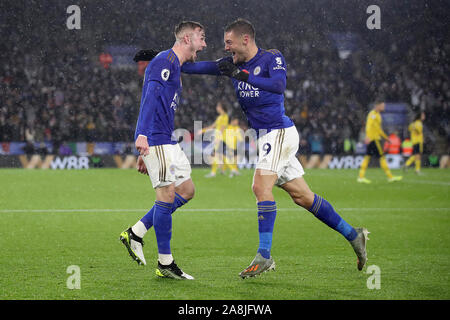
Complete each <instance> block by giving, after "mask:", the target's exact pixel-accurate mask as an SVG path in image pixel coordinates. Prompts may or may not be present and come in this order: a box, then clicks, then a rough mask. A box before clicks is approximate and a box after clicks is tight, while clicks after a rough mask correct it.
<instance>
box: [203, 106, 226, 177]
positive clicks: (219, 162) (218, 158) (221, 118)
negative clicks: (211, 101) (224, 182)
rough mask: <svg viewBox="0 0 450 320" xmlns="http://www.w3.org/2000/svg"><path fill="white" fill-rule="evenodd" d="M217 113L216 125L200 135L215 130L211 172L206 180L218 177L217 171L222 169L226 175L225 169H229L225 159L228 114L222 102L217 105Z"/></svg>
mask: <svg viewBox="0 0 450 320" xmlns="http://www.w3.org/2000/svg"><path fill="white" fill-rule="evenodd" d="M216 111H217V113H218V114H219V115H218V116H217V118H216V121H214V123H213V124H212V125H210V126H208V127H206V128H203V130H201V131H200V132H199V133H204V132H206V131H208V130H214V141H213V144H214V151H213V159H212V164H211V172H210V173H208V174H207V175H206V176H205V177H206V178H213V177H215V176H216V173H217V169H218V168H219V167H220V170H221V173H222V174H224V173H225V167H228V164H227V161H226V157H224V151H225V150H224V149H225V148H224V143H225V142H224V139H223V133H224V131H225V129H226V127H227V126H228V121H229V120H228V114H227V111H226V109H225V107H224V106H223V105H222V103H221V102H218V103H217V105H216Z"/></svg>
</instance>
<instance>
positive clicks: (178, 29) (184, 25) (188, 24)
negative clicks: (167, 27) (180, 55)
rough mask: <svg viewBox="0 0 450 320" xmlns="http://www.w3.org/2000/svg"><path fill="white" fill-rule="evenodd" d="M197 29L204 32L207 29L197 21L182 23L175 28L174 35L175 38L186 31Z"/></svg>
mask: <svg viewBox="0 0 450 320" xmlns="http://www.w3.org/2000/svg"><path fill="white" fill-rule="evenodd" d="M195 28H200V29H202V30H204V29H205V28H204V27H203V26H202V25H201V23H199V22H196V21H181V22H180V23H179V24H177V25H176V26H175V30H174V34H175V38H176V37H177V36H178V35H179V34H180V33H181V32H182V31H183V30H185V29H192V30H195Z"/></svg>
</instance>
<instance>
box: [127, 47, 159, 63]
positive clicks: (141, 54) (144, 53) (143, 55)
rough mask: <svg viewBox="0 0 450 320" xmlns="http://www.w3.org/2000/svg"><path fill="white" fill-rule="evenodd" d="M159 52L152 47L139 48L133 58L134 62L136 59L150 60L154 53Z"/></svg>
mask: <svg viewBox="0 0 450 320" xmlns="http://www.w3.org/2000/svg"><path fill="white" fill-rule="evenodd" d="M158 53H159V51H156V50H153V49H144V50H139V51H138V52H137V53H136V55H135V56H134V58H133V60H134V62H138V61H151V60H152V59H153V58H154V57H156V55H157V54H158Z"/></svg>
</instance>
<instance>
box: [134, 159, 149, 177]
mask: <svg viewBox="0 0 450 320" xmlns="http://www.w3.org/2000/svg"><path fill="white" fill-rule="evenodd" d="M136 169H137V170H138V172H140V173H142V174H146V175H148V171H147V167H146V166H145V162H144V159H142V156H139V157H138V160H137V165H136Z"/></svg>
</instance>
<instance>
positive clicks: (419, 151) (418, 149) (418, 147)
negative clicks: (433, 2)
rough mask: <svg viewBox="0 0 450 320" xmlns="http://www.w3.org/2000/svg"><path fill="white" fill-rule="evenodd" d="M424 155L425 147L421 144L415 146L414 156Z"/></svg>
mask: <svg viewBox="0 0 450 320" xmlns="http://www.w3.org/2000/svg"><path fill="white" fill-rule="evenodd" d="M422 153H423V145H422V144H421V143H416V144H415V145H413V154H422Z"/></svg>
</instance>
